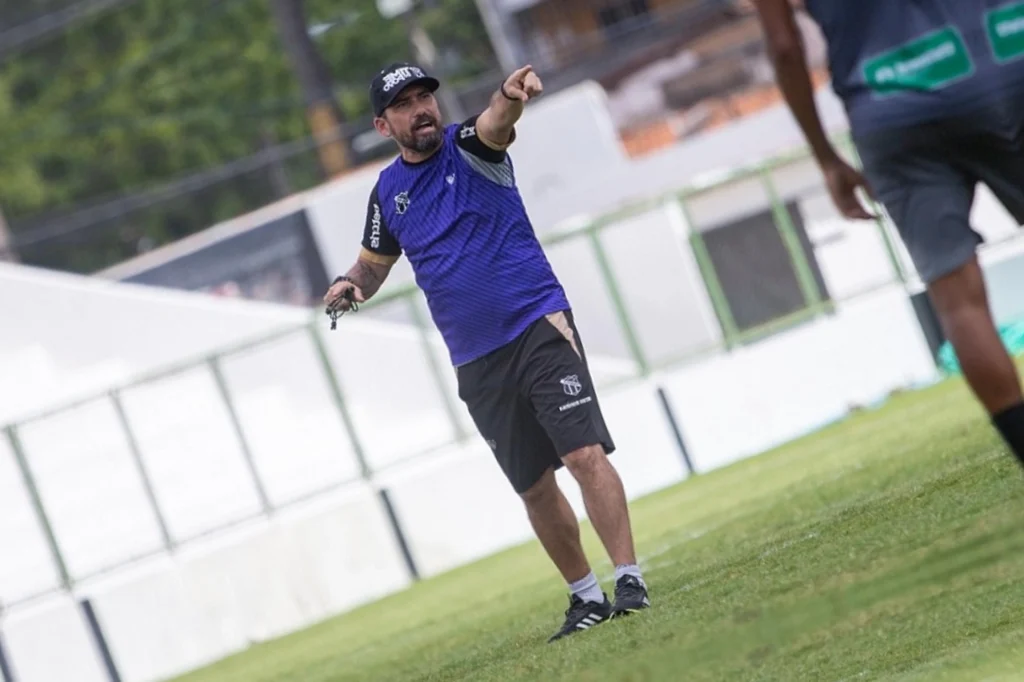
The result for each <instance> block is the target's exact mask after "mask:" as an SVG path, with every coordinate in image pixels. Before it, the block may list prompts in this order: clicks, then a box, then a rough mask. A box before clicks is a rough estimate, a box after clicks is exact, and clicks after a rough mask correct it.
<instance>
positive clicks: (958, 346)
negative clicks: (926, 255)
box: [928, 258, 1021, 415]
mask: <svg viewBox="0 0 1024 682" xmlns="http://www.w3.org/2000/svg"><path fill="white" fill-rule="evenodd" d="M928 294H929V296H930V297H931V300H932V303H933V304H934V305H935V310H936V312H937V314H938V317H939V321H940V323H941V324H942V329H943V332H944V333H945V334H946V337H947V338H948V339H949V342H950V343H951V344H952V345H953V348H954V349H955V350H956V355H957V359H958V360H959V362H960V366H961V367H962V368H963V372H964V378H966V379H967V383H968V384H969V385H970V387H971V389H972V390H973V391H974V394H975V395H976V396H977V397H978V400H979V401H981V404H982V405H984V406H985V409H986V410H988V412H989V414H991V415H996V414H999V413H1001V412H1003V411H1004V410H1007V409H1009V408H1011V407H1013V406H1015V405H1019V404H1020V402H1021V387H1020V377H1019V376H1018V374H1017V368H1016V366H1015V365H1014V364H1013V360H1012V359H1011V358H1010V354H1009V353H1007V352H1006V347H1005V346H1004V345H1003V342H1002V340H1001V339H1000V338H999V333H998V331H997V330H996V325H995V322H994V321H993V319H992V313H991V311H990V310H989V304H988V294H987V292H986V290H985V280H984V278H983V276H982V271H981V267H980V266H979V265H978V260H977V258H975V259H972V260H971V261H970V262H969V263H967V264H966V265H964V266H963V267H961V268H960V269H958V270H955V271H954V272H952V273H950V274H948V275H946V276H945V277H942V278H940V279H938V280H936V281H935V282H933V283H932V284H931V285H929V287H928Z"/></svg>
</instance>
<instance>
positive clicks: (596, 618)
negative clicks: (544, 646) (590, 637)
mask: <svg viewBox="0 0 1024 682" xmlns="http://www.w3.org/2000/svg"><path fill="white" fill-rule="evenodd" d="M602 594H603V593H602ZM611 615H612V603H611V602H610V601H608V595H606V594H604V603H603V604H598V603H596V602H592V601H583V600H582V599H580V598H579V597H578V596H576V595H575V594H574V595H572V596H571V597H570V598H569V608H568V609H567V610H566V612H565V624H564V625H562V629H561V630H559V631H558V632H556V633H555V634H553V635H551V638H550V639H549V640H548V642H549V643H550V642H554V641H555V640H556V639H561V638H563V637H565V636H567V635H571V634H572V633H574V632H579V631H580V630H587V629H589V628H591V627H593V626H595V625H598V624H599V623H603V622H605V621H606V620H608V619H609V618H611Z"/></svg>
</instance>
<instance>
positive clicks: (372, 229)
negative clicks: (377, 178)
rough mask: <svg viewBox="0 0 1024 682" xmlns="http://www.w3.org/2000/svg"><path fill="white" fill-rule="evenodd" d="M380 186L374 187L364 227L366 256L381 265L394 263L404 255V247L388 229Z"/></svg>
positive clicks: (367, 207)
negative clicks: (382, 209) (381, 202)
mask: <svg viewBox="0 0 1024 682" xmlns="http://www.w3.org/2000/svg"><path fill="white" fill-rule="evenodd" d="M378 188H379V185H374V186H373V191H371V192H370V201H369V202H368V204H367V206H366V225H365V226H364V227H363V251H364V256H365V255H369V256H370V257H372V258H374V260H376V259H377V258H379V259H380V262H381V263H392V262H394V261H395V260H396V259H397V258H398V257H399V256H401V255H402V247H401V246H399V244H398V240H397V239H395V237H394V235H393V234H391V231H390V230H389V229H388V225H387V221H386V220H385V219H384V212H383V211H381V208H380V195H379V192H378Z"/></svg>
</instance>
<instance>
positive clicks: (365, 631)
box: [180, 380, 1024, 682]
mask: <svg viewBox="0 0 1024 682" xmlns="http://www.w3.org/2000/svg"><path fill="white" fill-rule="evenodd" d="M1022 499H1024V476H1022V475H1021V473H1020V471H1019V469H1018V467H1017V466H1016V464H1015V463H1014V462H1013V460H1012V458H1011V457H1010V455H1009V454H1008V452H1007V451H1006V449H1005V448H1004V447H1003V445H1002V442H1001V441H1000V440H999V439H998V436H997V435H996V434H995V432H994V431H993V430H992V429H991V427H990V426H989V424H988V421H987V419H986V418H985V417H984V415H983V414H982V412H981V410H980V408H979V407H978V406H977V405H976V403H974V401H973V400H972V399H971V397H970V396H969V394H968V393H967V391H966V389H965V387H964V385H963V384H962V382H960V381H959V380H957V381H950V382H946V383H944V384H941V385H939V386H937V387H934V388H932V389H929V390H927V391H924V392H922V393H918V394H911V395H904V396H901V397H899V398H897V399H895V400H893V401H892V402H891V403H890V404H889V405H887V406H886V407H885V408H883V409H881V410H879V411H876V412H870V413H865V414H861V415H858V416H856V417H854V418H851V419H849V420H847V421H845V422H843V423H841V424H838V425H835V426H833V427H831V428H828V429H826V430H825V431H822V432H820V433H818V434H815V435H813V436H810V437H808V438H804V439H801V440H800V441H797V442H795V443H792V444H789V445H787V446H785V447H782V448H779V449H777V450H775V451H773V452H770V453H767V454H765V455H762V456H760V457H757V458H754V459H750V460H746V461H743V462H740V463H737V464H735V465H733V466H730V467H728V468H725V469H721V470H718V471H715V472H712V473H709V474H706V475H703V476H699V477H696V478H694V479H691V480H689V481H687V482H684V483H682V484H680V485H677V486H674V487H673V488H671V489H668V490H664V491H661V492H659V493H656V494H654V495H651V496H648V497H646V498H644V499H642V500H640V501H637V502H635V503H633V505H632V507H631V509H632V516H633V523H634V527H635V532H636V536H637V549H638V552H639V553H640V555H641V557H643V559H642V563H643V564H644V567H645V572H646V576H647V580H648V582H649V584H650V588H651V598H652V600H653V602H654V608H653V609H651V610H650V611H648V612H646V613H643V614H640V615H637V616H634V617H631V618H628V619H625V620H622V621H616V622H612V623H608V624H604V625H601V626H599V627H597V628H594V629H592V630H590V631H588V632H586V633H581V634H579V635H574V636H572V637H570V638H568V639H567V640H564V641H562V642H559V643H557V644H554V645H546V644H545V643H544V642H545V639H546V637H547V636H548V635H549V634H550V633H551V632H553V631H554V629H555V628H556V627H557V626H558V625H559V623H560V619H561V615H562V613H561V612H562V610H563V609H564V608H565V606H566V604H567V598H566V596H565V592H564V589H563V587H562V585H561V582H560V580H559V578H558V576H557V574H556V573H555V571H554V568H553V567H552V566H551V565H550V563H549V562H548V560H547V558H546V557H545V555H544V554H543V551H542V550H541V549H540V546H539V545H538V544H537V543H536V542H532V543H528V544H526V545H523V546H520V547H516V548H514V549H511V550H508V551H506V552H502V553H501V554H498V555H495V556H492V557H489V558H487V559H484V560H483V561H480V562H477V563H475V564H472V565H469V566H466V567H463V568H460V569H457V570H455V571H452V572H450V573H447V574H445V575H442V576H439V577H437V578H434V579H431V580H427V581H424V582H422V583H420V584H417V585H415V586H414V587H412V588H411V589H409V590H407V591H405V592H402V593H399V594H396V595H392V596H390V597H388V598H386V599H384V600H382V601H379V602H377V603H374V604H371V605H368V606H365V607H363V608H360V609H358V610H356V611H353V612H351V613H348V614H345V615H343V616H341V617H338V618H335V619H333V620H330V621H328V622H326V623H323V624H321V625H318V626H316V627H313V628H311V629H309V630H306V631H303V632H300V633H296V634H294V635H291V636H288V637H285V638H282V639H279V640H276V641H273V642H268V643H265V644H261V645H258V646H256V647H254V648H253V649H251V650H250V651H247V652H245V653H243V654H240V655H237V656H234V657H232V658H229V659H226V660H225V661H222V662H220V663H217V664H215V665H213V666H211V667H209V668H206V669H204V670H201V671H197V672H195V673H193V674H191V675H188V676H185V677H183V678H180V681H181V682H286V681H287V682H348V681H353V682H354V681H356V680H358V681H360V682H370V681H372V682H378V681H386V680H388V681H389V680H402V681H411V682H428V681H430V682H434V681H437V682H441V681H445V682H448V681H454V680H467V681H469V680H472V681H473V682H499V681H500V682H514V681H523V682H526V681H530V682H536V681H538V680H545V681H547V680H551V681H565V682H568V681H570V680H572V681H573V682H611V681H615V682H619V681H622V682H626V681H630V682H640V681H645V680H651V681H653V680H672V681H675V680H684V679H685V680H694V681H697V680H709V681H710V680H725V679H728V680H751V681H754V680H756V681H767V680H779V681H786V682H793V681H796V680H815V681H818V680H829V681H833V682H840V681H843V682H846V681H851V682H852V681H853V680H858V681H860V680H893V681H899V682H910V681H912V680H928V681H929V682H931V681H933V680H935V681H939V682H947V681H953V680H972V681H973V680H981V679H985V680H1011V679H1021V678H1022V677H1024V676H1020V677H1018V675H1021V673H1020V671H1022V670H1024V528H1022V525H1024V524H1022V523H1021V521H1022V518H1024V514H1022V511H1024V505H1022ZM584 534H585V543H586V545H587V551H588V554H589V555H590V556H591V557H592V558H593V559H595V560H596V559H597V558H598V557H601V556H602V555H603V552H602V550H601V548H600V545H599V543H598V542H597V539H596V536H595V535H594V534H593V531H592V529H590V527H589V526H585V528H584ZM595 563H596V564H597V565H596V567H595V568H596V569H597V570H598V571H599V574H601V575H604V576H605V577H607V575H608V573H609V572H610V566H609V565H608V562H607V560H603V561H601V562H595ZM603 584H604V587H605V588H606V589H611V585H610V581H609V580H607V579H606V580H604V583H603Z"/></svg>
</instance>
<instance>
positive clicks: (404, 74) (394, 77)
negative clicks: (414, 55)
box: [384, 66, 427, 92]
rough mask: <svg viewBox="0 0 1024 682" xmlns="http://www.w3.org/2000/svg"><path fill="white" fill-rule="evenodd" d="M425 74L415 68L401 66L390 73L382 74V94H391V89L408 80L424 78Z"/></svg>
mask: <svg viewBox="0 0 1024 682" xmlns="http://www.w3.org/2000/svg"><path fill="white" fill-rule="evenodd" d="M426 77H427V74H425V73H423V70H422V69H420V68H418V67H415V66H402V67H399V68H397V69H395V70H394V71H392V72H391V73H386V74H384V92H391V89H392V88H394V87H395V86H396V85H398V84H400V83H404V82H405V81H407V80H409V79H410V78H426Z"/></svg>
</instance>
